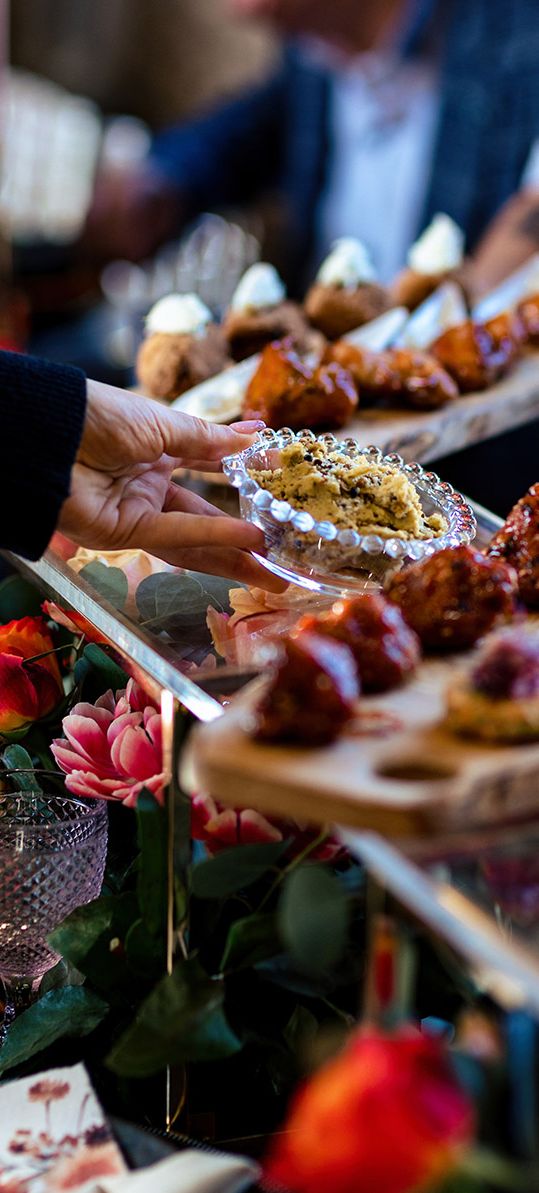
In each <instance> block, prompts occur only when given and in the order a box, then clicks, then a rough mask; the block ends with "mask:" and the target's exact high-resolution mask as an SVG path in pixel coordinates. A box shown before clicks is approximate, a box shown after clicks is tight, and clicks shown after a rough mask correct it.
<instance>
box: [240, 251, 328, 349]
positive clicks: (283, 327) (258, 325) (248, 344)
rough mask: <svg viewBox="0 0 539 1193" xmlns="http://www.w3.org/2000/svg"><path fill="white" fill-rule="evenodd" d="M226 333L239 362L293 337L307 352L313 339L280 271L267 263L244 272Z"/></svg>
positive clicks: (262, 262)
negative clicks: (290, 298)
mask: <svg viewBox="0 0 539 1193" xmlns="http://www.w3.org/2000/svg"><path fill="white" fill-rule="evenodd" d="M223 331H224V333H225V336H226V338H227V341H228V345H229V349H230V354H231V356H232V357H233V358H234V360H237V361H239V360H244V359H245V357H247V356H254V355H255V353H257V352H261V351H262V349H263V348H264V347H265V346H266V344H269V343H271V341H272V340H282V339H284V338H285V337H291V339H292V340H293V342H294V344H295V346H296V347H297V348H298V349H299V350H300V351H307V349H308V348H309V347H310V346H311V340H312V331H311V329H310V328H309V326H308V324H307V320H306V318H305V316H304V314H303V311H302V310H301V308H300V307H299V306H298V304H297V303H295V302H290V301H289V300H288V299H287V297H286V290H285V287H284V284H283V282H282V281H281V278H280V277H279V274H278V273H277V270H276V269H274V268H273V265H268V264H267V263H266V262H265V261H258V262H257V263H256V265H251V268H250V269H248V270H247V272H246V273H244V275H243V277H242V279H241V281H240V282H239V284H238V286H237V287H236V290H235V291H234V294H233V295H232V299H231V302H230V307H229V309H228V312H227V314H226V315H225V318H224V320H223Z"/></svg>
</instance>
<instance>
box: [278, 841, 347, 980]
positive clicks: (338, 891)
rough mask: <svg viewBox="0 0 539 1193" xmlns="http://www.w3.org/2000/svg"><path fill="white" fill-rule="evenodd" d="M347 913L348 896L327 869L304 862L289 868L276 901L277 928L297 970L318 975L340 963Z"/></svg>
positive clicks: (344, 939)
mask: <svg viewBox="0 0 539 1193" xmlns="http://www.w3.org/2000/svg"><path fill="white" fill-rule="evenodd" d="M349 915H350V911H349V900H348V897H347V895H346V893H345V892H344V891H343V889H342V887H341V885H340V884H339V882H338V880H337V879H336V878H335V876H334V875H333V874H331V873H330V872H329V870H327V869H325V868H324V867H323V866H317V865H312V864H307V865H303V866H300V867H298V869H295V870H292V871H291V873H290V874H289V875H288V876H287V878H286V880H285V883H284V887H283V893H282V898H281V901H280V904H279V911H278V919H279V931H280V934H281V937H282V939H283V941H284V944H285V945H286V947H287V949H288V951H289V953H290V957H291V959H292V961H293V962H294V964H295V965H296V966H297V968H298V969H299V970H300V971H302V972H304V973H306V974H309V975H312V976H314V977H318V976H320V975H323V974H325V973H327V972H330V971H331V970H332V969H333V968H334V967H335V966H336V965H337V964H338V963H339V961H340V960H341V959H342V957H343V955H344V952H345V948H346V943H347V938H348V925H349Z"/></svg>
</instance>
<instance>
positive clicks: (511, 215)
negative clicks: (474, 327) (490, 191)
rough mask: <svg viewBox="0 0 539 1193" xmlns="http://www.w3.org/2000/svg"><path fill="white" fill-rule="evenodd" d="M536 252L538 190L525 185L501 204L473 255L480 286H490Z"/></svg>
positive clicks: (538, 226)
mask: <svg viewBox="0 0 539 1193" xmlns="http://www.w3.org/2000/svg"><path fill="white" fill-rule="evenodd" d="M538 251H539V189H538V188H537V187H533V188H532V187H528V188H526V189H524V190H522V191H519V193H518V194H516V195H513V197H512V198H511V199H509V201H508V202H507V203H505V204H504V206H503V207H502V209H501V211H499V212H498V215H497V216H496V218H495V219H494V220H493V221H492V223H491V224H490V225H489V227H488V228H487V230H486V233H485V235H484V236H483V238H482V240H481V241H480V242H479V245H478V246H477V248H476V250H475V252H474V254H473V258H472V260H473V266H474V272H475V273H476V275H477V279H478V284H479V286H480V289H481V290H482V291H483V292H487V291H488V290H490V289H492V288H493V287H494V286H496V285H497V284H498V283H499V282H501V281H503V279H504V278H506V277H507V276H508V274H510V273H513V271H514V270H515V269H518V268H519V266H520V265H523V264H524V262H525V261H527V260H528V258H529V257H531V256H532V255H533V253H537V252H538Z"/></svg>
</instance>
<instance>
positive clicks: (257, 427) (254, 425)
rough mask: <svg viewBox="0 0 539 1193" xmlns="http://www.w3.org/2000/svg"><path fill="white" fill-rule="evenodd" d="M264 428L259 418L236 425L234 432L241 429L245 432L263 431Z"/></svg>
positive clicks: (263, 423)
mask: <svg viewBox="0 0 539 1193" xmlns="http://www.w3.org/2000/svg"><path fill="white" fill-rule="evenodd" d="M265 426H266V424H265V422H263V421H262V419H261V418H253V419H248V420H247V422H241V423H236V430H237V429H238V428H239V427H242V428H243V429H244V430H245V431H263V430H264V427H265Z"/></svg>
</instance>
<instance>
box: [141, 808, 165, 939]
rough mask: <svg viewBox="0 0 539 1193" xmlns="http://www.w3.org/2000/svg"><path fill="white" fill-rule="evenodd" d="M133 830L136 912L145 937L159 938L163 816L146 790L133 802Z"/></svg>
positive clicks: (162, 908)
mask: <svg viewBox="0 0 539 1193" xmlns="http://www.w3.org/2000/svg"><path fill="white" fill-rule="evenodd" d="M137 829H138V845H139V850H140V860H139V867H138V877H137V896H138V904H139V909H140V913H141V916H142V919H143V921H144V924H145V927H146V930H147V932H148V933H149V935H150V936H152V937H157V938H158V939H163V937H164V933H165V927H166V919H167V817H166V813H165V810H164V808H162V807H160V806H159V804H158V803H157V800H156V799H155V797H154V796H153V795H152V793H151V791H146V789H144V790H143V791H141V793H140V795H139V798H138V800H137Z"/></svg>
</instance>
